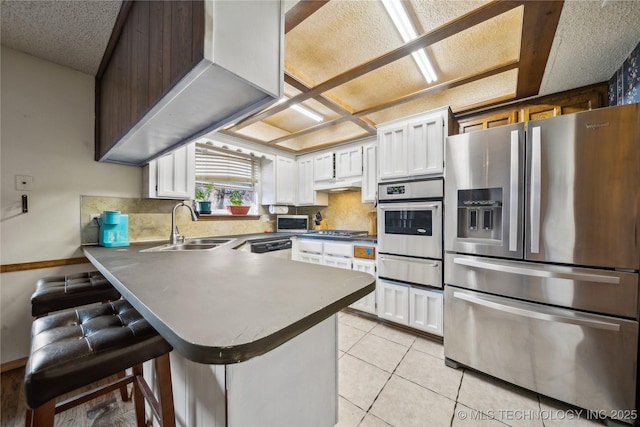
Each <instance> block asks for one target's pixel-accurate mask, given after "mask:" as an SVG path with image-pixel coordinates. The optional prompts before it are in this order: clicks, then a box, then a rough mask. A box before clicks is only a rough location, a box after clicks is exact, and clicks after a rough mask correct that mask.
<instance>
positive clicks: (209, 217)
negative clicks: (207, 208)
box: [198, 214, 260, 221]
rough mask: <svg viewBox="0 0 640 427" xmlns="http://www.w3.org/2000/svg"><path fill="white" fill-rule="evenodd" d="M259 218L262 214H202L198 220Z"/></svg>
mask: <svg viewBox="0 0 640 427" xmlns="http://www.w3.org/2000/svg"><path fill="white" fill-rule="evenodd" d="M258 219H260V215H225V214H200V216H199V217H198V221H247V220H253V221H255V220H258Z"/></svg>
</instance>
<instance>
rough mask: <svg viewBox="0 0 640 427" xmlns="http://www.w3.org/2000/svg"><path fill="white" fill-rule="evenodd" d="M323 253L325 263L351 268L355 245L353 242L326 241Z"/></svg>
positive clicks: (331, 265)
mask: <svg viewBox="0 0 640 427" xmlns="http://www.w3.org/2000/svg"><path fill="white" fill-rule="evenodd" d="M322 254H323V261H322V263H323V264H324V265H328V266H330V267H338V268H344V269H347V270H351V262H352V257H353V245H352V244H351V243H341V242H334V241H325V242H324V247H323V251H322Z"/></svg>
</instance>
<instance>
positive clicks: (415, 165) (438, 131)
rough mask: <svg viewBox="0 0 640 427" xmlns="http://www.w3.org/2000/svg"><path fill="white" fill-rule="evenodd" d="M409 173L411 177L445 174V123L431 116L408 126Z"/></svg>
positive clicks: (438, 117) (440, 118) (439, 117)
mask: <svg viewBox="0 0 640 427" xmlns="http://www.w3.org/2000/svg"><path fill="white" fill-rule="evenodd" d="M408 129H409V134H408V136H407V140H408V142H409V143H408V144H407V146H408V156H407V158H408V160H409V162H408V168H407V169H408V171H409V175H410V176H416V175H436V174H438V175H442V174H443V173H444V121H443V120H442V117H441V116H431V117H427V118H425V119H423V120H418V121H415V122H411V123H409V125H408Z"/></svg>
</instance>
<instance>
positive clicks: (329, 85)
mask: <svg viewBox="0 0 640 427" xmlns="http://www.w3.org/2000/svg"><path fill="white" fill-rule="evenodd" d="M524 3H527V1H526V0H519V1H512V0H495V1H493V2H491V3H488V4H486V5H484V6H481V7H479V8H477V9H474V10H472V11H471V12H469V13H467V14H465V15H462V16H460V17H458V18H456V19H454V20H453V21H451V22H449V23H447V24H444V25H442V26H440V27H438V28H436V29H434V30H432V31H430V32H428V33H426V34H423V35H422V36H420V37H418V38H416V39H413V40H411V41H409V42H407V43H405V44H403V45H402V46H400V47H399V48H397V49H394V50H392V51H390V52H387V53H385V54H383V55H381V56H379V57H377V58H374V59H372V60H371V61H368V62H365V63H363V64H361V65H359V66H357V67H355V68H352V69H351V70H348V71H345V72H344V73H342V74H338V75H337V76H335V77H332V78H330V79H329V80H326V81H325V82H323V83H320V84H319V85H317V86H315V87H313V88H310V89H309V91H308V92H304V93H301V94H298V95H296V96H294V97H293V98H290V99H288V100H287V101H285V102H282V103H280V104H278V105H276V106H274V107H272V108H270V109H268V110H266V111H263V112H261V113H258V114H256V115H254V116H251V117H248V118H246V119H245V120H244V121H241V122H240V123H238V124H237V125H236V128H237V129H241V128H243V127H246V126H249V125H250V124H253V123H256V122H259V121H261V120H263V119H265V118H267V117H269V116H272V115H274V114H277V113H279V112H280V111H284V110H286V109H287V108H289V107H291V105H293V104H297V103H300V102H302V101H305V100H307V99H309V98H315V97H316V96H318V95H320V94H321V93H324V92H326V91H328V90H331V89H333V88H335V87H337V86H340V85H342V84H344V83H347V82H349V81H351V80H353V79H356V78H358V77H361V76H363V75H365V74H367V73H369V72H371V71H374V70H377V69H378V68H381V67H384V66H385V65H388V64H390V63H392V62H394V61H397V60H398V59H401V58H404V57H405V56H407V55H410V54H411V53H412V52H414V51H415V50H418V49H420V48H425V47H428V46H431V45H432V44H434V43H437V42H439V41H441V40H444V39H446V38H448V37H451V36H452V35H454V34H457V33H459V32H461V31H464V30H466V29H468V28H470V27H473V26H474V25H477V24H480V23H482V22H484V21H486V20H488V19H491V18H494V17H496V16H498V15H501V14H503V13H505V12H508V11H509V10H511V9H514V8H516V7H518V6H521V5H522V4H524Z"/></svg>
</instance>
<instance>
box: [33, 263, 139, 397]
mask: <svg viewBox="0 0 640 427" xmlns="http://www.w3.org/2000/svg"><path fill="white" fill-rule="evenodd" d="M118 299H120V292H118V291H117V290H116V289H115V288H114V287H113V285H111V283H110V282H109V281H108V280H107V279H106V278H105V277H104V276H103V275H102V273H100V272H98V271H89V272H84V273H75V274H68V275H66V276H50V277H43V278H41V279H39V280H38V281H37V282H36V290H35V292H34V293H33V294H32V295H31V315H32V316H33V317H42V316H46V315H48V314H49V313H51V312H54V311H60V310H65V309H68V308H74V307H79V306H82V305H87V304H93V303H98V302H107V301H116V300H118ZM118 375H119V378H124V377H125V376H126V372H124V371H123V372H121V373H119V374H118ZM120 397H121V398H122V401H123V402H126V401H128V400H129V392H128V391H127V386H126V384H125V385H123V386H122V387H121V388H120Z"/></svg>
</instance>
